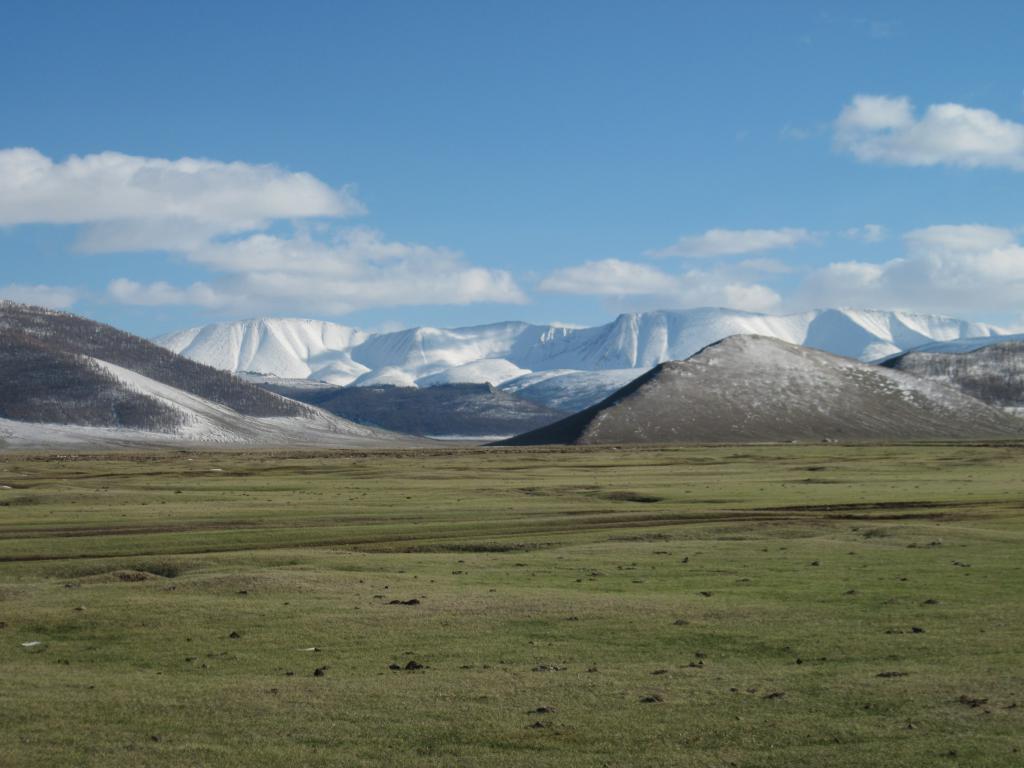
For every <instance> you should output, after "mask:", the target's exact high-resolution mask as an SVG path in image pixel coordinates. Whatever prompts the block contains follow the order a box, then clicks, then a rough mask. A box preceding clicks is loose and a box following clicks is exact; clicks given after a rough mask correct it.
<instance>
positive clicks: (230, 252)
mask: <svg viewBox="0 0 1024 768" xmlns="http://www.w3.org/2000/svg"><path fill="white" fill-rule="evenodd" d="M186 258H187V259H188V260H189V261H192V262H194V263H197V264H201V265H203V266H205V267H207V268H209V269H210V270H211V271H213V272H216V273H217V274H218V279H217V280H216V281H215V282H214V283H212V284H209V283H195V284H193V285H191V286H188V287H187V288H176V287H174V286H171V285H168V284H166V283H159V282H158V283H151V284H147V285H141V284H138V283H135V282H133V281H130V280H116V281H114V282H112V283H111V284H110V286H109V289H108V292H109V294H110V296H111V298H113V299H115V300H117V301H121V302H124V303H130V304H195V305H199V306H205V307H217V308H233V309H236V310H247V311H248V310H258V309H265V308H279V309H283V308H287V307H296V306H301V307H302V308H303V309H305V310H309V311H320V312H330V313H337V314H343V313H346V312H351V311H354V310H357V309H366V308H369V307H378V306H399V305H417V304H469V303H473V302H481V301H494V302H502V303H523V302H525V301H526V297H525V295H524V294H523V292H522V291H521V290H520V289H519V287H518V285H516V283H515V281H514V280H513V278H512V276H511V275H510V274H509V273H508V272H505V271H502V270H489V269H483V268H480V267H473V266H471V265H468V264H466V263H465V262H464V260H463V258H462V257H461V255H460V254H458V253H456V252H454V251H450V250H448V249H444V248H430V247H427V246H422V245H415V244H406V243H400V242H394V241H387V240H384V239H383V238H382V237H381V235H380V234H379V233H377V232H374V231H372V230H367V229H354V230H345V231H343V232H340V233H338V234H337V235H336V236H335V237H334V238H333V239H331V240H329V241H323V240H318V239H316V238H314V237H312V236H311V235H309V234H299V235H296V236H294V237H290V238H289V237H279V236H275V235H268V234H256V235H251V236H249V237H245V238H242V239H239V240H233V241H228V242H218V243H207V244H206V245H205V246H204V247H202V248H200V249H198V250H196V251H194V252H190V253H188V254H187V255H186Z"/></svg>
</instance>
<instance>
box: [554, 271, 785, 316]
mask: <svg viewBox="0 0 1024 768" xmlns="http://www.w3.org/2000/svg"><path fill="white" fill-rule="evenodd" d="M540 289H541V290H543V291H551V292H556V293H572V294H582V295H591V296H605V297H614V298H624V297H633V298H642V299H645V300H646V302H647V303H648V304H650V305H652V306H653V305H658V306H665V307H697V306H720V307H730V308H734V309H746V310H751V311H764V310H769V309H774V308H775V307H777V306H778V304H779V302H780V300H781V299H780V297H779V295H778V294H777V293H776V292H775V291H773V290H772V289H771V288H769V287H768V286H765V285H760V284H758V283H750V282H746V281H743V280H741V279H739V278H737V276H736V275H734V274H732V272H731V271H729V270H716V271H703V270H696V269H694V270H689V271H686V272H684V273H682V274H678V275H673V274H670V273H668V272H664V271H662V270H660V269H656V268H654V267H651V266H649V265H647V264H640V263H637V262H632V261H622V260H619V259H604V260H601V261H589V262H586V263H584V264H581V265H579V266H575V267H567V268H565V269H559V270H556V271H555V272H553V273H551V274H550V275H549V276H548V277H546V278H545V279H544V280H543V281H541V283H540Z"/></svg>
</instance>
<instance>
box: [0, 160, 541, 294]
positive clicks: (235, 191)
mask: <svg viewBox="0 0 1024 768" xmlns="http://www.w3.org/2000/svg"><path fill="white" fill-rule="evenodd" d="M362 213H365V209H364V207H363V205H362V204H361V203H360V202H359V200H357V199H356V198H355V196H354V195H353V194H352V192H351V191H350V190H349V189H348V188H340V189H335V188H332V187H330V186H328V185H327V184H325V183H324V182H322V181H321V180H319V179H317V178H315V177H314V176H311V175H310V174H308V173H296V172H292V171H287V170H284V169H282V168H280V167H278V166H275V165H254V164H249V163H241V162H232V163H226V162H220V161H216V160H207V159H196V158H188V157H186V158H181V159H178V160H168V159H164V158H153V157H138V156H133V155H125V154H121V153H117V152H102V153H98V154H92V155H85V156H81V157H78V156H72V157H69V158H67V159H66V160H63V161H54V160H52V159H51V158H48V157H46V156H45V155H43V154H42V153H40V152H38V151H37V150H35V149H28V148H20V149H6V150H0V226H17V225H21V224H60V225H75V226H78V227H79V228H80V229H79V233H78V239H77V243H76V245H77V248H78V249H79V250H81V251H85V252H91V253H117V252H143V251H160V252H164V253H174V254H176V256H177V257H178V258H181V259H183V260H184V261H187V262H190V263H192V264H195V265H199V266H201V267H203V268H205V270H206V271H208V272H209V273H210V277H209V279H205V280H200V281H198V282H193V283H191V284H189V285H174V284H172V283H171V282H168V281H166V280H157V281H153V282H139V281H136V280H131V279H128V278H119V279H116V280H113V281H111V282H110V284H109V285H108V287H107V296H108V298H109V299H110V300H112V301H116V302H119V303H125V304H133V305H142V306H161V305H174V304H187V305H194V306H200V307H205V308H210V309H232V310H238V311H241V310H245V311H252V312H262V311H269V310H284V309H289V310H295V309H302V310H305V311H323V312H332V313H344V312H348V311H351V310H355V309H364V308H368V307H377V306H397V305H403V304H465V303H469V302H477V301H496V302H510V303H520V302H523V301H525V296H524V295H523V293H522V291H521V290H520V289H519V287H518V286H517V285H516V283H515V281H514V280H513V279H512V276H511V275H510V274H509V273H508V272H505V271H501V270H490V269H483V268H480V267H474V266H472V265H470V264H467V263H466V262H465V260H464V259H463V258H462V256H461V255H460V254H458V253H455V252H453V251H450V250H448V249H445V248H433V247H429V246H423V245H416V244H410V243H400V242H394V241H388V240H386V239H385V238H384V237H383V236H381V235H380V234H379V233H377V232H373V231H371V230H366V229H357V228H349V229H345V230H341V231H339V227H340V223H339V222H340V221H341V220H342V219H344V218H346V217H349V216H353V215H358V214H362ZM310 219H313V220H316V221H315V222H314V224H313V225H312V226H310V225H308V224H305V225H304V224H303V223H302V222H303V221H307V222H308V220H310ZM278 222H289V223H290V225H291V229H292V230H293V231H294V232H295V234H293V235H290V236H283V235H280V234H269V233H270V231H274V232H279V231H281V230H282V229H286V227H284V226H280V225H279V226H274V225H275V224H277V223H278ZM272 226H274V228H273V230H271V228H272ZM314 229H316V230H317V232H318V233H319V234H318V236H316V237H314V236H313V235H312V234H310V232H311V231H312V230H314ZM43 288H44V287H43V286H36V287H31V286H28V287H27V286H9V287H8V290H9V291H10V292H11V293H17V294H18V295H19V296H25V295H28V293H27V292H28V291H29V290H30V289H31V290H32V291H34V292H35V293H34V294H33V295H37V296H40V295H43ZM61 290H64V291H65V292H64V293H60V292H59V291H57V289H54V290H53V291H51V292H50V294H48V298H47V301H46V302H45V303H48V304H49V305H51V306H52V305H56V304H60V303H61V302H63V305H64V306H67V305H68V304H69V303H70V302H72V301H73V300H74V299H73V297H72V296H71V295H70V294H68V293H67V289H61ZM44 298H45V297H44ZM37 303H40V302H37Z"/></svg>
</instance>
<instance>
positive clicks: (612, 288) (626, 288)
mask: <svg viewBox="0 0 1024 768" xmlns="http://www.w3.org/2000/svg"><path fill="white" fill-rule="evenodd" d="M675 280H676V278H675V277H673V276H671V275H669V274H668V273H666V272H662V271H661V270H660V269H656V268H654V267H651V266H648V265H647V264H638V263H636V262H633V261H622V260H620V259H603V260H601V261H587V262H584V263H583V264H580V265H579V266H575V267H566V268H564V269H558V270H555V271H554V272H552V273H551V274H550V275H548V276H547V277H545V278H544V279H543V280H542V281H541V283H540V289H541V290H542V291H552V292H554V293H575V294H583V295H590V296H643V295H653V294H658V293H660V292H662V291H664V290H665V289H666V287H668V286H671V285H672V284H673V283H674V282H675Z"/></svg>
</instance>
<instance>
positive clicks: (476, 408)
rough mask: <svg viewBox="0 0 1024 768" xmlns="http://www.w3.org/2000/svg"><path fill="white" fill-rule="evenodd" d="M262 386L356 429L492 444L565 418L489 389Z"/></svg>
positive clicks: (477, 386) (469, 386)
mask: <svg viewBox="0 0 1024 768" xmlns="http://www.w3.org/2000/svg"><path fill="white" fill-rule="evenodd" d="M263 386H264V387H266V388H267V389H270V390H271V391H273V392H278V393H279V394H282V395H285V396H286V397H292V398H295V399H296V400H300V401H302V402H305V403H310V404H312V405H316V406H317V407H319V408H323V409H324V410H325V411H328V412H330V413H333V414H335V415H337V416H342V417H344V418H346V419H350V420H352V421H355V422H357V423H359V424H368V425H372V426H375V427H380V428H382V429H390V430H393V431H395V432H405V433H407V434H410V435H435V436H461V437H490V438H491V439H493V437H494V436H495V435H515V434H519V433H521V432H525V431H527V430H531V429H536V428H538V427H542V426H544V425H546V424H551V423H552V422H554V421H558V419H561V418H563V417H564V416H565V415H566V412H565V411H556V410H553V409H551V408H547V407H545V406H543V405H538V404H537V403H532V402H530V401H529V400H524V399H523V398H521V397H517V396H515V395H512V394H509V393H507V392H502V391H501V390H500V389H496V388H495V387H492V386H490V385H489V384H439V385H437V386H433V387H424V388H416V387H391V386H376V387H320V388H311V387H303V386H295V385H291V386H288V385H280V384H274V383H273V382H272V381H269V382H267V383H265V384H263Z"/></svg>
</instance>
